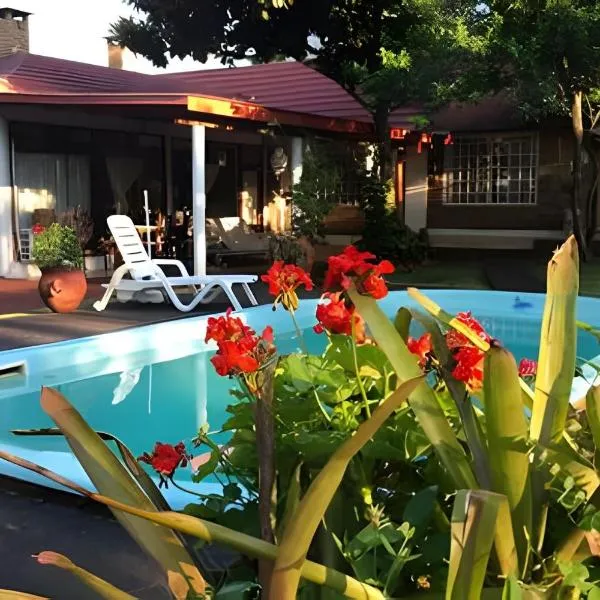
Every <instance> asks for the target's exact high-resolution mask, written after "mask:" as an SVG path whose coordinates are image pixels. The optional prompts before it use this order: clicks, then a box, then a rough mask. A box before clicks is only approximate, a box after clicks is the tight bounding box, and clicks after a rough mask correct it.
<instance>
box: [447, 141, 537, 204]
mask: <svg viewBox="0 0 600 600" xmlns="http://www.w3.org/2000/svg"><path fill="white" fill-rule="evenodd" d="M537 155H538V148H537V137H536V136H535V135H530V134H526V135H514V136H502V137H499V136H494V135H490V136H486V137H482V136H478V137H475V136H473V137H470V136H457V137H456V138H455V140H454V144H452V145H450V146H446V155H445V171H446V174H447V176H446V183H445V189H444V201H445V202H446V203H448V204H513V205H514V204H534V203H535V201H536V180H537V158H538V156H537Z"/></svg>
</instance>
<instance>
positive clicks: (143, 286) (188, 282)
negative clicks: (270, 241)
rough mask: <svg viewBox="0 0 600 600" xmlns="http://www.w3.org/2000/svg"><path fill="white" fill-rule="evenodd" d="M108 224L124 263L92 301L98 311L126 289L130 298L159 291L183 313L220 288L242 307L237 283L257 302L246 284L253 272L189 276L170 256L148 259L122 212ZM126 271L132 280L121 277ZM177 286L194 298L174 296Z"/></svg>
mask: <svg viewBox="0 0 600 600" xmlns="http://www.w3.org/2000/svg"><path fill="white" fill-rule="evenodd" d="M107 223H108V227H109V229H110V232H111V234H112V236H113V239H114V240H115V244H116V245H117V248H118V249H119V251H120V253H121V256H122V257H123V264H122V265H121V266H120V267H119V268H117V269H116V270H115V272H114V273H113V276H112V278H111V280H110V282H109V283H108V284H107V285H105V287H106V288H107V289H106V292H105V294H104V296H103V297H102V299H101V300H98V301H97V302H95V303H94V308H95V309H96V310H98V311H101V310H104V309H105V308H106V305H107V304H108V301H109V300H110V298H111V296H112V295H113V293H114V292H115V291H117V292H125V293H127V294H129V295H130V297H131V299H140V300H144V299H145V298H144V295H145V294H147V292H148V291H149V290H155V291H159V292H161V294H162V296H163V298H164V299H165V300H170V301H171V303H172V304H173V306H175V308H177V309H179V310H180V311H182V312H189V311H191V310H193V309H194V308H195V307H196V306H197V305H198V304H199V303H200V302H210V301H212V300H213V299H214V298H215V297H216V296H217V294H218V293H219V291H220V290H223V292H224V293H225V295H226V296H227V298H228V299H229V301H230V302H231V304H232V306H233V308H234V310H242V306H241V304H240V303H239V301H238V299H237V298H236V296H235V294H234V293H233V289H232V286H233V285H235V284H240V285H241V286H242V288H243V289H244V292H245V294H246V296H247V297H248V299H249V300H250V302H251V304H252V305H254V306H256V305H257V304H258V302H257V301H256V298H255V297H254V294H253V293H252V290H251V289H250V286H249V284H250V283H255V282H256V281H257V279H258V277H257V276H256V275H207V276H200V275H193V276H192V275H189V273H188V272H187V269H186V268H185V266H184V265H183V263H182V262H181V261H179V260H173V259H154V260H153V259H151V258H150V257H149V256H148V253H147V252H146V248H145V247H144V244H143V243H142V241H141V239H140V236H139V235H138V233H137V230H136V228H135V225H134V224H133V221H132V220H131V219H130V218H129V217H127V216H125V215H111V216H110V217H108V219H107ZM161 266H172V267H175V268H177V269H178V270H179V273H180V276H179V277H167V276H166V275H165V273H164V271H163V270H162V268H161ZM126 274H129V275H130V276H131V279H124V276H125V275H126ZM176 287H192V288H193V290H194V297H193V299H192V301H191V302H190V303H189V304H184V303H183V302H182V301H181V299H180V298H179V297H178V296H177V294H176V292H175V289H174V288H176Z"/></svg>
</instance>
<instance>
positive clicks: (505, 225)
mask: <svg viewBox="0 0 600 600" xmlns="http://www.w3.org/2000/svg"><path fill="white" fill-rule="evenodd" d="M392 120H393V116H392ZM429 120H430V124H429V125H428V127H427V129H426V131H425V132H413V133H412V134H408V135H407V136H406V139H405V140H404V144H405V150H404V153H403V154H401V155H400V160H401V161H404V162H405V163H406V164H407V165H411V166H412V171H413V185H411V186H408V185H407V186H406V187H405V189H404V197H403V200H404V213H405V219H406V223H407V224H408V225H409V226H410V227H412V228H413V229H416V230H418V229H420V228H426V229H427V231H428V235H429V240H430V243H431V245H432V246H433V247H437V248H463V249H465V248H466V249H468V248H473V249H485V250H491V249H512V250H517V249H525V250H531V249H539V250H540V251H543V252H547V251H548V250H549V249H550V248H552V247H556V244H557V242H559V241H560V240H562V239H563V238H564V235H565V231H566V230H568V229H569V227H570V223H571V217H570V209H569V207H570V198H571V189H572V173H571V164H572V163H571V161H572V157H573V134H572V130H571V127H570V122H569V120H568V119H566V120H565V121H561V120H551V121H546V122H543V123H541V124H531V123H528V122H527V121H526V120H524V119H523V118H522V117H521V116H520V113H519V111H518V110H517V109H516V107H515V106H514V104H513V103H512V102H510V101H509V100H508V99H507V98H506V97H505V96H504V95H502V94H501V95H498V96H494V97H491V98H489V99H487V100H484V101H481V102H480V103H478V104H464V105H453V106H450V107H448V108H446V109H444V110H441V111H439V112H437V113H434V114H431V115H429ZM584 167H586V165H584ZM587 167H590V165H589V164H588V165H587ZM588 170H589V169H588ZM415 171H416V172H418V173H420V176H419V175H418V174H417V173H415ZM415 178H416V180H417V181H416V185H414V181H415ZM594 219H595V221H594V223H595V227H598V226H600V220H599V219H598V214H596V215H595V216H594Z"/></svg>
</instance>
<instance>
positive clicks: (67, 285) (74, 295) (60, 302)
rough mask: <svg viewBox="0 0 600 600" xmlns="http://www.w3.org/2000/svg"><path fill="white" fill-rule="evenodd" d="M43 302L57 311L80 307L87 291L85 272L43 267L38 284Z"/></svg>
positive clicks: (63, 311) (67, 311)
mask: <svg viewBox="0 0 600 600" xmlns="http://www.w3.org/2000/svg"><path fill="white" fill-rule="evenodd" d="M38 291H39V292H40V297H41V299H42V302H43V303H44V304H45V305H46V306H47V307H48V308H49V309H50V310H52V311H53V312H55V313H70V312H73V311H74V310H77V309H78V308H79V305H80V304H81V301H82V300H83V299H84V298H85V294H86V292H87V281H86V279H85V274H84V272H83V271H81V270H79V269H73V270H70V269H61V268H56V269H42V277H41V278H40V282H39V284H38Z"/></svg>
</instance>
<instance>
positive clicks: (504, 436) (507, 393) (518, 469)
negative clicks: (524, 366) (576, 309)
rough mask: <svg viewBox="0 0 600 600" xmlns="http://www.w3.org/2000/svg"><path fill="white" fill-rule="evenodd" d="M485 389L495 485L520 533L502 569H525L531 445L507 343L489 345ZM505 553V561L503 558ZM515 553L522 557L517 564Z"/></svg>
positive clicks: (501, 533) (501, 536)
mask: <svg viewBox="0 0 600 600" xmlns="http://www.w3.org/2000/svg"><path fill="white" fill-rule="evenodd" d="M483 390H484V395H485V416H486V424H487V439H488V448H489V461H490V466H491V469H492V490H493V491H494V492H497V493H499V494H504V495H505V496H506V497H507V499H508V505H509V507H510V521H511V522H512V527H513V531H514V535H515V539H514V541H510V540H508V541H509V543H510V545H511V551H512V546H513V545H514V544H516V550H517V557H513V556H511V555H510V554H508V555H506V554H504V553H503V552H502V551H499V555H500V558H501V564H500V567H501V574H502V575H503V576H505V577H507V576H508V575H509V574H511V573H512V574H513V575H517V573H526V572H527V570H528V565H527V564H525V562H526V561H527V560H528V557H529V540H530V539H531V538H532V537H534V535H533V534H534V532H533V530H532V526H533V525H532V522H533V513H532V510H533V509H532V496H531V482H530V478H529V454H528V447H527V443H526V442H527V438H528V432H529V428H528V423H527V419H526V417H525V411H524V408H523V404H522V402H521V387H520V385H519V373H518V369H517V363H516V362H515V359H514V357H513V355H512V354H511V353H510V352H509V351H508V350H506V349H504V348H497V347H493V348H490V350H489V351H488V353H487V354H486V357H485V363H484V380H483ZM499 518H500V519H501V522H500V524H499V527H498V539H497V540H496V545H497V546H498V544H500V545H502V544H503V542H504V541H506V540H507V539H508V535H509V533H508V531H509V527H510V523H503V522H502V519H503V518H504V513H503V512H502V511H501V512H500V517H499ZM504 558H506V562H504V561H503V559H504ZM515 558H518V567H517V562H515Z"/></svg>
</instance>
